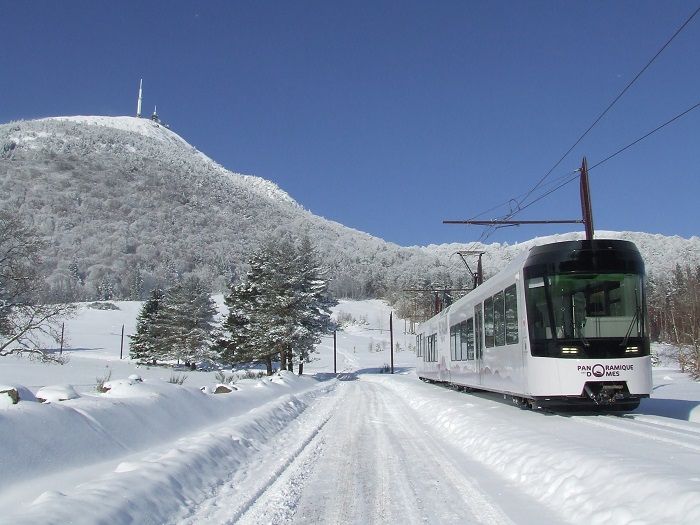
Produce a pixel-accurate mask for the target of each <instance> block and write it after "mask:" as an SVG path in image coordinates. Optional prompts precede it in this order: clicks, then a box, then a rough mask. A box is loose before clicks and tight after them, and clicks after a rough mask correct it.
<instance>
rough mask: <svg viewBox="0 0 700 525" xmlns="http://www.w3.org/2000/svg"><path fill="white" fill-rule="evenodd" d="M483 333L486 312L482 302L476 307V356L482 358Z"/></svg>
mask: <svg viewBox="0 0 700 525" xmlns="http://www.w3.org/2000/svg"><path fill="white" fill-rule="evenodd" d="M483 334H484V314H483V313H482V311H481V304H477V305H476V306H475V307H474V339H475V340H476V341H475V342H476V345H474V346H475V347H476V358H477V359H481V354H482V352H483V344H484V343H483V339H482V337H483Z"/></svg>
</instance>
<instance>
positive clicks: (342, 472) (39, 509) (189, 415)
mask: <svg viewBox="0 0 700 525" xmlns="http://www.w3.org/2000/svg"><path fill="white" fill-rule="evenodd" d="M115 304H116V305H117V306H118V308H119V309H118V310H97V309H94V308H88V307H87V306H86V305H85V306H82V307H81V309H80V311H79V312H78V315H76V317H75V318H74V319H71V320H68V321H67V322H66V331H67V336H68V340H69V343H70V347H71V349H70V350H66V351H65V353H66V354H67V355H68V356H69V361H68V363H67V364H65V365H61V366H59V365H50V364H41V363H35V362H31V361H27V360H23V359H17V358H14V357H10V358H3V359H0V385H8V384H9V385H13V384H19V385H24V386H25V387H27V389H28V391H30V392H31V393H32V394H35V395H37V394H38V395H39V396H40V397H49V398H51V399H54V401H53V402H50V403H39V402H36V401H32V400H31V399H26V400H24V401H20V403H19V404H16V405H12V404H10V402H9V398H8V397H7V396H3V395H0V442H1V443H2V447H0V472H2V476H3V481H4V483H3V484H2V488H0V523H2V524H5V523H7V524H10V523H12V524H21V523H26V524H36V523H56V524H59V523H60V524H64V523H85V524H88V523H111V524H122V523H123V524H127V523H142V524H148V523H173V524H174V523H189V524H195V523H250V524H254V523H492V524H501V523H518V524H520V523H522V524H527V525H529V524H541V523H581V524H596V523H600V524H607V523H613V524H630V525H632V524H635V525H639V524H645V523H649V524H667V523H687V524H691V523H693V524H695V523H700V384H699V383H697V382H693V381H691V380H689V379H688V378H687V377H686V376H684V375H683V374H681V373H680V372H678V371H677V370H676V369H674V367H673V365H672V363H671V362H670V361H667V360H666V361H663V362H662V366H661V367H659V368H656V369H655V370H654V393H653V396H652V398H651V399H648V400H643V402H642V404H641V406H640V407H639V409H637V410H636V411H635V412H633V413H631V414H627V415H625V416H611V415H593V414H588V415H586V414H575V415H571V414H569V415H560V414H549V413H538V412H532V411H524V410H520V409H518V408H516V407H514V406H512V405H511V404H509V403H508V402H505V401H504V400H503V399H501V398H499V397H498V396H496V395H491V394H463V393H458V392H455V391H452V390H448V389H446V388H443V387H439V386H434V385H428V384H424V383H422V382H420V381H419V380H418V379H417V378H416V377H415V374H414V373H413V370H412V367H413V361H414V353H413V346H412V345H413V344H414V337H413V336H411V335H408V334H404V328H405V326H406V325H405V323H404V321H402V320H398V319H394V341H395V342H398V343H399V345H400V348H401V351H399V352H396V353H395V370H396V374H395V375H393V376H391V375H387V374H383V373H380V372H383V371H384V370H385V369H386V367H388V365H389V363H390V355H389V332H388V328H389V309H388V307H387V306H386V305H385V304H384V303H382V302H380V301H362V302H345V301H344V302H341V303H340V304H339V305H338V306H337V307H336V308H335V316H338V315H340V317H341V319H350V320H351V321H353V320H354V322H350V323H348V324H346V325H344V327H343V330H341V331H338V334H337V347H338V354H337V370H338V372H339V373H340V375H339V376H338V377H337V378H336V377H335V376H334V375H333V374H332V372H333V340H332V337H326V338H324V340H323V342H322V344H321V345H319V348H318V350H319V354H318V356H317V357H318V359H317V360H316V361H314V362H313V363H311V364H307V365H306V367H305V375H304V376H303V377H298V376H295V375H292V374H290V373H282V374H277V375H275V376H274V377H272V378H267V377H265V378H261V379H257V378H250V379H246V378H244V377H242V373H241V377H240V378H239V379H237V380H236V382H235V385H234V386H235V388H236V389H235V390H234V391H233V392H231V393H225V394H212V393H211V392H212V391H213V388H214V386H215V384H216V382H217V379H216V377H215V375H216V373H215V372H214V371H207V372H203V371H195V372H191V371H189V370H187V371H184V370H175V371H173V370H172V369H169V368H161V367H136V366H135V365H134V364H133V363H131V362H130V361H129V360H128V358H126V356H128V338H127V340H126V341H125V346H124V350H123V352H124V356H125V359H120V358H119V354H120V341H121V330H122V325H124V327H125V333H126V334H127V335H128V334H130V333H133V331H134V326H135V318H136V315H137V313H138V310H139V308H140V305H139V304H138V303H129V302H116V303H115ZM656 350H657V351H659V352H660V353H662V354H666V353H668V351H669V349H666V348H663V347H656ZM227 373H229V374H230V371H227ZM133 374H137V375H139V376H140V377H141V378H142V379H143V380H142V381H137V380H134V379H133V378H132V379H131V380H129V379H128V378H129V376H132V375H133ZM173 375H176V376H180V377H182V376H183V375H184V376H186V379H185V382H184V384H182V385H177V384H171V383H168V380H169V379H170V378H171V377H172V376H173ZM106 378H109V380H108V381H107V383H106V386H108V387H111V388H110V390H109V391H108V392H106V393H100V392H98V391H97V389H96V385H97V383H98V380H103V379H106ZM66 385H72V387H73V388H72V389H70V388H68V387H67V386H66ZM51 386H55V387H56V388H53V389H47V388H46V387H51ZM202 387H205V389H204V391H202ZM62 394H63V395H65V394H71V396H66V397H74V399H69V400H66V401H57V400H55V399H56V397H60V396H61V395H62ZM26 396H27V397H28V398H31V396H30V394H29V392H27V393H26Z"/></svg>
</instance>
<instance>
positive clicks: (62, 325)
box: [58, 323, 66, 355]
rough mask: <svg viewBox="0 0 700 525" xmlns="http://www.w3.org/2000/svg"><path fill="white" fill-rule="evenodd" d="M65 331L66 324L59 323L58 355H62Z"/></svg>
mask: <svg viewBox="0 0 700 525" xmlns="http://www.w3.org/2000/svg"><path fill="white" fill-rule="evenodd" d="M65 330H66V323H61V349H60V350H59V351H58V355H63V334H64V332H65Z"/></svg>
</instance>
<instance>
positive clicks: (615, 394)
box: [583, 381, 630, 405]
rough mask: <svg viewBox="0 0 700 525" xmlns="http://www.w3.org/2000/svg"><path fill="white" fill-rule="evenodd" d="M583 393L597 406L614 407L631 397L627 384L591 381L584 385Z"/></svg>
mask: <svg viewBox="0 0 700 525" xmlns="http://www.w3.org/2000/svg"><path fill="white" fill-rule="evenodd" d="M583 391H584V392H585V394H586V395H587V396H588V397H589V398H591V400H593V402H594V403H595V404H596V405H612V404H614V403H616V402H618V401H622V400H624V399H628V398H629V397H630V392H629V390H628V389H627V383H625V382H622V383H607V382H602V381H589V382H588V383H586V384H585V385H584V387H583Z"/></svg>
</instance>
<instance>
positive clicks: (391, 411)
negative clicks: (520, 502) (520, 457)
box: [273, 381, 513, 525]
mask: <svg viewBox="0 0 700 525" xmlns="http://www.w3.org/2000/svg"><path fill="white" fill-rule="evenodd" d="M342 388H344V389H347V390H350V393H348V394H347V395H346V396H345V398H344V399H345V401H346V403H345V406H339V410H338V411H337V412H336V414H335V415H334V417H333V419H332V420H331V421H330V422H329V423H328V424H327V425H326V427H325V428H324V429H323V432H322V434H323V439H324V441H325V443H326V444H325V447H324V448H325V450H323V456H322V457H320V458H319V461H318V462H317V463H316V469H315V472H314V473H313V474H312V476H310V477H309V479H308V483H307V486H306V487H305V488H304V492H303V494H302V497H301V500H300V502H299V505H298V508H297V509H296V514H295V518H294V523H300V524H304V523H335V524H348V523H402V524H421V523H431V524H439V523H443V524H444V523H449V524H456V523H484V524H488V525H492V524H499V525H500V524H510V523H513V522H512V521H511V520H510V519H509V518H508V516H507V515H506V514H505V513H504V512H503V511H502V509H501V508H500V507H499V506H498V505H497V504H496V503H495V502H494V501H493V500H492V499H491V498H490V497H489V496H488V495H487V494H485V493H484V491H483V490H482V489H481V488H480V487H479V485H478V484H477V483H476V482H475V481H474V480H473V479H472V478H471V477H470V476H469V473H468V471H467V470H461V469H459V468H458V467H456V466H455V465H454V464H453V463H454V462H455V458H454V457H450V456H449V455H448V453H446V452H445V451H444V450H442V449H441V447H440V444H439V442H436V438H435V435H434V432H433V430H432V429H430V428H428V427H425V425H422V424H420V423H419V422H418V421H417V419H416V418H415V416H414V415H413V411H412V410H411V409H410V408H409V407H408V406H407V405H406V404H405V403H404V402H403V401H402V400H401V399H400V398H399V396H397V395H396V394H395V393H393V392H392V391H390V390H388V389H386V388H384V387H383V386H381V385H378V384H375V383H373V382H365V381H359V382H356V383H352V384H350V383H347V384H345V385H342ZM273 523H280V522H275V521H273Z"/></svg>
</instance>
